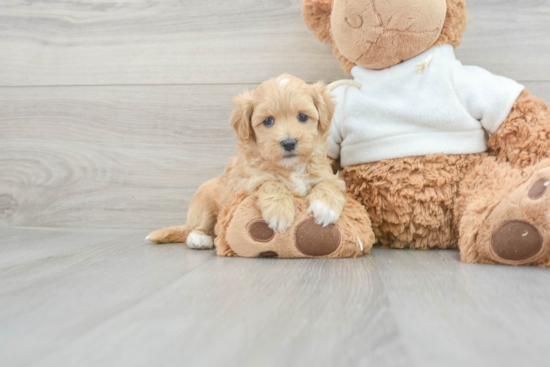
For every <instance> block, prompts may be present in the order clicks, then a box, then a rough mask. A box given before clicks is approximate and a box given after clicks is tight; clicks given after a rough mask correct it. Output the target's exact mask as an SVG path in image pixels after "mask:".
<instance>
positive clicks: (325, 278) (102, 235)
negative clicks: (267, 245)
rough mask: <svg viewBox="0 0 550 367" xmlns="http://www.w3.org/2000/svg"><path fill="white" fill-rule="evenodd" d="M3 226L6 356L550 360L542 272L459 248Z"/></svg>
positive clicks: (0, 285)
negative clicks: (192, 242)
mask: <svg viewBox="0 0 550 367" xmlns="http://www.w3.org/2000/svg"><path fill="white" fill-rule="evenodd" d="M144 235H145V232H143V231H138V230H93V229H86V230H84V229H29V228H0V365H1V366H52V367H59V366H147V367H150V366H222V365H223V366H358V365H362V366H419V367H424V366H473V365H476V366H500V367H502V366H520V365H521V366H548V363H549V360H550V355H549V347H550V332H549V327H550V272H548V271H545V270H543V269H539V268H528V267H526V268H512V267H506V266H487V265H468V264H464V263H461V262H460V261H459V256H458V252H456V251H452V250H441V251H410V250H385V249H374V250H373V252H372V254H371V255H369V256H364V257H362V258H358V259H344V260H281V259H241V258H219V257H216V256H215V255H214V252H213V251H197V250H189V249H187V248H186V247H185V246H184V245H181V244H172V245H162V246H159V245H153V244H149V243H145V242H144V241H143V237H144Z"/></svg>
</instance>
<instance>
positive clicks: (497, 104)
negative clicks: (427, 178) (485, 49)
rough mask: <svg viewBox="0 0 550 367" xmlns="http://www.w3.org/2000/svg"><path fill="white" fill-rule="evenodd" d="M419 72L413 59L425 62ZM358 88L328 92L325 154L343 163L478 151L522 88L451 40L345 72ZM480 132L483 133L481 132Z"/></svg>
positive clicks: (485, 145) (507, 111) (512, 104)
mask: <svg viewBox="0 0 550 367" xmlns="http://www.w3.org/2000/svg"><path fill="white" fill-rule="evenodd" d="M430 55H433V58H431V62H430V64H429V66H427V67H426V68H425V70H424V72H423V73H419V74H417V73H416V67H417V65H418V64H419V63H421V62H422V61H425V60H429V59H430ZM351 74H352V75H353V77H354V80H355V81H357V82H359V83H361V84H362V85H363V86H362V87H361V89H358V88H356V87H352V86H347V85H345V86H340V87H338V88H336V89H335V90H334V91H333V96H334V100H335V102H336V112H335V114H334V118H333V121H332V131H331V136H330V137H329V154H328V155H329V156H330V157H331V158H333V159H336V158H338V157H340V163H341V165H342V166H349V165H354V164H360V163H367V162H376V161H380V160H383V159H393V158H402V157H407V156H418V155H426V154H438V153H446V154H464V153H480V152H484V151H486V150H487V133H489V134H492V133H494V132H495V131H497V129H498V128H499V127H500V125H501V124H502V123H503V122H504V120H505V119H506V117H507V116H508V115H509V113H510V110H511V109H512V107H513V106H514V103H515V102H516V100H517V98H518V97H519V95H520V93H521V92H522V91H523V89H524V88H525V87H524V86H522V85H520V84H518V83H517V82H515V81H513V80H511V79H508V78H504V77H501V76H497V75H493V74H491V73H490V72H488V71H487V70H484V69H482V68H479V67H477V66H463V65H462V64H461V63H460V61H458V60H456V58H455V55H454V50H453V47H452V46H451V45H444V46H439V47H435V48H433V49H431V50H428V51H426V52H424V53H423V54H421V55H418V56H416V57H415V58H413V59H411V60H408V61H405V62H403V63H401V64H398V65H396V66H393V67H391V68H388V69H383V70H366V69H363V68H361V67H358V66H355V67H354V68H353V69H352V70H351ZM486 132H487V133H486Z"/></svg>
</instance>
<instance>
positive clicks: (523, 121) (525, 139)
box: [487, 90, 550, 168]
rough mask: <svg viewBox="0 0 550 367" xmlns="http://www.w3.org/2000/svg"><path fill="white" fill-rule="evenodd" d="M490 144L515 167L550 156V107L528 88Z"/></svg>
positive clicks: (492, 151)
mask: <svg viewBox="0 0 550 367" xmlns="http://www.w3.org/2000/svg"><path fill="white" fill-rule="evenodd" d="M487 145H488V146H489V149H490V153H491V155H494V156H496V157H497V160H498V161H499V162H506V161H508V162H510V163H511V164H512V166H515V167H521V168H523V167H527V166H530V165H533V164H535V163H537V162H538V161H539V160H540V159H542V158H546V157H550V107H548V105H547V104H546V103H544V101H543V100H542V99H540V98H537V97H534V96H532V95H531V93H530V92H529V91H527V90H524V91H523V92H522V93H521V94H520V96H519V98H518V99H517V101H516V102H515V104H514V106H513V107H512V110H511V111H510V113H509V114H508V116H507V118H506V120H504V122H503V123H502V125H501V126H500V128H499V129H498V130H497V131H496V132H495V133H494V134H493V135H491V138H490V139H489V142H488V143H487Z"/></svg>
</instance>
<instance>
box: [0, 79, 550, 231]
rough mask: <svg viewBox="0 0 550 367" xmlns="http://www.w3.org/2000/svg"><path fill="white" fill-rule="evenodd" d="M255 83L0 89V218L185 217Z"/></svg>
mask: <svg viewBox="0 0 550 367" xmlns="http://www.w3.org/2000/svg"><path fill="white" fill-rule="evenodd" d="M526 85H527V87H528V88H529V89H530V90H532V92H533V94H535V95H538V96H539V97H542V98H544V99H546V100H547V101H550V83H546V82H539V83H526ZM254 86H255V85H213V86H209V85H202V86H116V87H30V88H27V87H19V88H0V172H2V174H1V175H0V225H4V226H8V225H14V226H38V227H88V228H90V227H93V228H147V229H150V230H153V229H156V228H160V227H163V226H168V225H177V224H181V223H184V222H185V219H186V214H187V207H188V204H189V201H190V200H191V198H192V196H193V194H194V193H195V191H196V189H197V188H198V186H199V185H200V184H201V183H203V182H205V181H206V180H208V179H210V178H212V177H215V176H217V175H219V174H221V173H222V172H223V169H224V167H225V165H226V163H227V161H228V158H229V157H230V156H231V155H234V154H235V153H236V149H235V145H236V140H235V139H234V137H233V130H232V129H231V127H230V126H229V116H230V113H231V109H232V108H233V104H232V101H231V100H232V95H234V94H236V93H240V92H241V91H243V90H244V89H247V88H253V87H254Z"/></svg>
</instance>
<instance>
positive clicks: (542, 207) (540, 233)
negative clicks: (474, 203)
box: [478, 160, 550, 266]
mask: <svg viewBox="0 0 550 367" xmlns="http://www.w3.org/2000/svg"><path fill="white" fill-rule="evenodd" d="M549 163H550V160H549V161H546V162H543V163H542V164H541V165H539V167H540V169H538V170H535V171H534V172H533V173H532V175H531V177H529V179H528V180H527V181H526V182H524V183H523V184H521V185H519V186H518V187H516V188H515V189H512V190H511V192H510V194H509V196H508V197H507V198H506V199H504V200H503V201H502V202H500V203H499V204H498V205H496V206H495V208H494V210H493V211H492V213H491V214H490V215H489V216H488V217H487V220H486V221H485V223H484V226H483V227H482V228H483V229H482V230H481V231H480V233H479V237H478V243H479V255H480V260H481V262H489V263H499V264H507V265H538V266H548V265H550V192H548V186H550V166H549Z"/></svg>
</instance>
